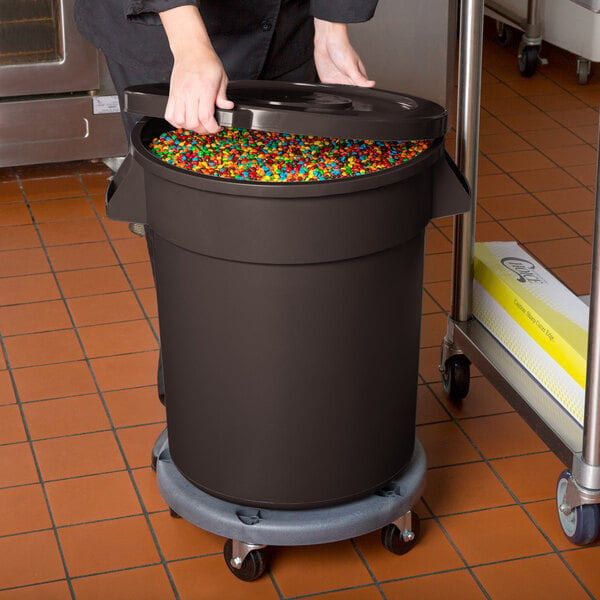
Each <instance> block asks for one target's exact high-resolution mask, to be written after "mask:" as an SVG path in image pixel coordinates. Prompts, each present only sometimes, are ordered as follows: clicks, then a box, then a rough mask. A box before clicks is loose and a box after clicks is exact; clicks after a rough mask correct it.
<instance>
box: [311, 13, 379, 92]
mask: <svg viewBox="0 0 600 600" xmlns="http://www.w3.org/2000/svg"><path fill="white" fill-rule="evenodd" d="M315 64H316V66H317V73H318V74H319V79H320V80H321V81H322V82H323V83H343V84H346V85H358V86H361V87H373V86H374V85H375V82H374V81H373V80H371V79H368V78H367V73H366V70H365V67H364V65H363V63H362V61H361V60H360V57H359V56H358V54H357V53H356V51H355V50H354V48H353V47H352V44H351V43H350V39H349V38H348V26H347V25H346V23H333V22H330V21H323V20H321V19H318V18H317V17H315Z"/></svg>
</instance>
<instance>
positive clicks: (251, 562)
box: [223, 540, 267, 581]
mask: <svg viewBox="0 0 600 600" xmlns="http://www.w3.org/2000/svg"><path fill="white" fill-rule="evenodd" d="M264 548H265V546H258V545H256V544H245V543H243V542H238V541H234V540H227V541H226V542H225V547H224V548H223V557H224V558H225V563H226V564H227V567H228V568H229V570H230V571H231V572H232V573H233V574H234V575H235V576H236V577H237V578H238V579H241V580H242V581H255V580H256V579H258V578H259V577H261V576H262V575H263V574H264V572H265V570H266V568H267V562H266V560H265V553H264Z"/></svg>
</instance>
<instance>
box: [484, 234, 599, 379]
mask: <svg viewBox="0 0 600 600" xmlns="http://www.w3.org/2000/svg"><path fill="white" fill-rule="evenodd" d="M474 277H475V280H476V281H478V282H479V284H480V285H481V286H482V287H483V288H484V289H485V290H486V291H487V292H488V293H489V294H490V296H492V297H493V298H494V299H495V300H496V302H498V304H499V305H500V306H501V307H502V308H503V309H504V310H505V311H506V312H507V313H508V314H509V315H510V316H511V317H512V318H513V319H514V320H515V321H516V322H517V323H518V324H519V325H520V327H522V329H523V330H524V331H525V332H526V333H527V334H528V335H529V336H530V337H531V338H532V339H533V340H535V342H536V343H537V344H538V345H539V346H540V347H541V348H543V349H544V351H545V352H547V353H548V354H549V355H550V356H551V357H552V358H553V359H554V360H555V361H556V362H557V363H558V364H559V365H561V366H562V367H563V368H564V369H565V371H566V372H567V373H568V374H569V375H571V377H573V379H574V380H575V381H576V382H577V383H579V385H581V386H582V387H585V379H586V361H587V318H588V310H587V307H586V306H585V304H584V303H583V302H582V301H581V300H580V299H579V298H577V296H575V295H574V294H573V293H572V292H570V291H569V290H568V289H567V288H565V287H564V286H563V285H562V284H561V283H560V282H559V281H558V280H557V279H556V278H555V277H554V276H553V275H551V274H550V273H549V272H548V271H546V269H544V268H543V267H542V266H541V265H539V264H538V263H537V262H536V261H535V260H533V259H532V258H531V257H530V256H528V255H527V254H526V253H525V252H524V251H523V250H522V249H521V248H519V246H518V245H517V244H516V243H514V242H487V243H478V244H475V260H474Z"/></svg>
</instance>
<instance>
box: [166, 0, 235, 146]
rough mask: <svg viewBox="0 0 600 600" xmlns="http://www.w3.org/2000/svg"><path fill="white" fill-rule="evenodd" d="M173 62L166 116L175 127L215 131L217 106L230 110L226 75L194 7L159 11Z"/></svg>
mask: <svg viewBox="0 0 600 600" xmlns="http://www.w3.org/2000/svg"><path fill="white" fill-rule="evenodd" d="M160 17H161V21H162V23H163V25H164V28H165V31H166V33H167V37H168V39H169V45H170V47H171V52H172V53H173V58H174V64H173V72H172V73H171V86H170V92H169V100H168V102H167V108H166V111H165V119H166V120H167V121H169V123H171V124H172V125H174V126H175V127H182V128H185V129H190V130H191V131H195V132H196V133H199V134H206V133H216V132H217V131H219V129H220V128H219V124H218V123H217V121H216V120H215V117H214V112H215V105H216V106H218V107H219V108H224V109H231V108H233V102H231V101H230V100H228V99H227V95H226V91H227V74H226V73H225V69H224V68H223V64H222V63H221V60H220V59H219V57H218V56H217V54H216V52H215V51H214V49H213V47H212V44H211V42H210V39H209V37H208V34H207V32H206V28H205V27H204V23H203V22H202V17H201V16H200V13H199V12H198V9H197V8H196V7H195V6H188V5H184V6H180V7H177V8H173V9H171V10H167V11H164V12H161V13H160Z"/></svg>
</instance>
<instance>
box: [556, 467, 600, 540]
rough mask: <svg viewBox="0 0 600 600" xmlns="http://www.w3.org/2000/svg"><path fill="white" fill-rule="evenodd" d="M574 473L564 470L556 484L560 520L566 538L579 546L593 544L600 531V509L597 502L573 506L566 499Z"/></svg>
mask: <svg viewBox="0 0 600 600" xmlns="http://www.w3.org/2000/svg"><path fill="white" fill-rule="evenodd" d="M572 478H573V475H571V472H570V471H566V470H565V471H563V472H562V473H561V474H560V475H559V477H558V482H557V484H556V508H557V510H558V520H559V521H560V526H561V527H562V530H563V533H564V534H565V536H566V538H567V539H568V540H569V541H570V542H571V543H572V544H576V545H577V546H586V545H587V544H591V543H592V542H593V541H594V540H595V539H596V538H597V537H598V533H599V532H600V510H599V509H598V505H597V504H582V505H580V506H574V507H571V506H569V505H568V503H567V502H566V501H565V500H566V493H567V487H568V486H569V483H570V481H571V479H572Z"/></svg>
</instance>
